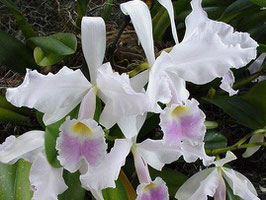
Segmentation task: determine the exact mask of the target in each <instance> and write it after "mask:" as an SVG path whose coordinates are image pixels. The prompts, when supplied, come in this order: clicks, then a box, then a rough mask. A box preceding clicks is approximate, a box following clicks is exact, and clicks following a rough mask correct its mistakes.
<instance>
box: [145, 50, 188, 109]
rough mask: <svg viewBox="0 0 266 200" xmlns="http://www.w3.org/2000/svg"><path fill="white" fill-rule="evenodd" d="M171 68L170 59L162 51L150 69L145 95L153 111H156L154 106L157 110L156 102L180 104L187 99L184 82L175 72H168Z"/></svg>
mask: <svg viewBox="0 0 266 200" xmlns="http://www.w3.org/2000/svg"><path fill="white" fill-rule="evenodd" d="M171 66H173V63H172V62H171V57H170V56H169V54H168V53H166V52H164V51H163V52H162V53H161V55H160V56H159V57H158V58H157V59H156V61H155V63H154V65H153V66H152V68H151V71H150V75H149V84H148V88H147V94H148V96H149V98H150V101H151V103H152V104H153V107H154V109H153V110H154V111H156V106H157V110H158V109H159V107H158V105H157V102H161V103H166V104H167V103H182V102H185V101H186V100H187V99H188V97H189V92H188V91H187V90H186V84H185V81H184V80H183V79H181V78H180V77H178V75H177V74H176V73H175V72H173V71H168V68H170V67H171Z"/></svg>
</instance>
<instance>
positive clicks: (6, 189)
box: [0, 163, 17, 200]
mask: <svg viewBox="0 0 266 200" xmlns="http://www.w3.org/2000/svg"><path fill="white" fill-rule="evenodd" d="M16 168H17V166H16V164H15V165H6V164H1V163H0V186H1V187H0V199H4V200H14V185H15V179H16Z"/></svg>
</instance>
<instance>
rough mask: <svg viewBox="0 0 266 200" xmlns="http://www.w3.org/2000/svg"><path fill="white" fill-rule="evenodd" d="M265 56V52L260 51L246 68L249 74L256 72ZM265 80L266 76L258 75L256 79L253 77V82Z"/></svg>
mask: <svg viewBox="0 0 266 200" xmlns="http://www.w3.org/2000/svg"><path fill="white" fill-rule="evenodd" d="M265 58H266V53H262V54H261V55H260V56H259V57H258V58H257V59H256V60H255V61H254V62H253V63H252V64H251V65H250V66H249V67H248V70H249V72H250V74H254V73H256V72H258V71H259V70H260V68H261V66H262V64H263V62H264V60H265ZM263 80H266V76H259V77H258V78H257V79H255V80H254V81H253V82H256V81H258V82H260V81H263Z"/></svg>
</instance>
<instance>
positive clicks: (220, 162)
mask: <svg viewBox="0 0 266 200" xmlns="http://www.w3.org/2000/svg"><path fill="white" fill-rule="evenodd" d="M236 159H237V157H236V156H235V154H234V153H233V152H231V151H227V152H226V155H225V158H222V159H220V160H216V161H214V162H213V164H215V165H216V167H222V166H224V165H225V164H226V163H229V162H231V161H233V160H236Z"/></svg>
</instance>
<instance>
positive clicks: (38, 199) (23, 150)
mask: <svg viewBox="0 0 266 200" xmlns="http://www.w3.org/2000/svg"><path fill="white" fill-rule="evenodd" d="M44 134H45V132H44V131H29V132H26V133H24V134H23V135H21V136H19V137H17V138H16V137H15V136H9V137H8V138H7V139H6V141H5V142H4V143H3V144H0V163H4V164H14V163H15V162H17V160H18V159H24V160H26V161H28V162H31V163H32V166H31V169H30V176H29V180H30V184H31V188H32V190H33V197H32V199H33V200H47V199H57V195H58V194H61V193H63V192H64V191H65V190H66V189H67V188H68V187H67V185H66V184H65V181H64V179H63V168H53V167H52V166H51V165H50V164H49V163H48V161H47V159H46V156H45V154H44ZM46 191H49V192H46Z"/></svg>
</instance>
